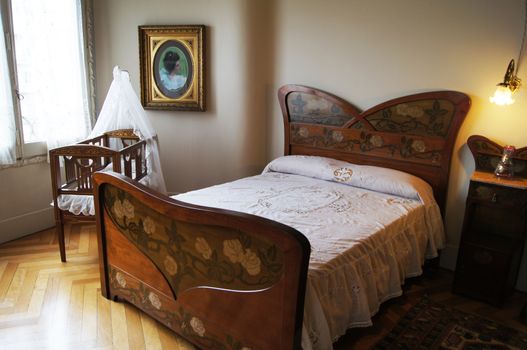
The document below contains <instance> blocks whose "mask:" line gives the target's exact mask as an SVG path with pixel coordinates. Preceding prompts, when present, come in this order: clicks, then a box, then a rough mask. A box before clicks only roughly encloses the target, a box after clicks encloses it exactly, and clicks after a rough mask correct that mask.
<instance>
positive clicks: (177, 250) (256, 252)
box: [104, 185, 283, 295]
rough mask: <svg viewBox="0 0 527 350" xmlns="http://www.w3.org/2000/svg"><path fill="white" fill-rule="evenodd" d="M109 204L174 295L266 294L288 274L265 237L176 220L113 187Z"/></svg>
mask: <svg viewBox="0 0 527 350" xmlns="http://www.w3.org/2000/svg"><path fill="white" fill-rule="evenodd" d="M104 199H105V200H104V205H105V209H106V212H107V213H108V215H109V216H110V218H111V219H112V221H113V222H114V224H115V225H116V226H117V227H118V228H119V231H120V232H121V233H122V234H123V235H124V236H125V237H126V238H127V239H128V240H130V241H131V242H132V243H133V244H134V245H135V246H136V247H137V248H138V249H139V250H141V251H142V252H143V253H144V254H145V255H146V256H147V257H149V258H150V259H151V260H152V262H153V263H154V264H155V265H156V267H157V268H158V269H159V270H160V271H161V273H162V274H163V275H164V277H165V278H166V279H167V281H168V283H169V284H170V287H171V288H172V290H173V292H174V295H177V294H178V293H180V292H182V291H183V290H186V289H188V288H192V287H198V286H202V287H215V288H223V289H229V290H243V291H251V290H255V291H256V290H262V289H265V288H269V287H271V286H273V285H274V284H276V283H277V282H278V280H279V279H280V277H281V275H282V273H283V254H282V252H281V251H280V250H279V249H278V248H277V247H276V245H274V244H273V243H272V242H271V241H268V240H266V239H265V238H261V237H255V236H252V235H249V234H246V233H244V232H241V231H238V230H233V229H227V228H222V227H218V226H209V225H196V224H188V223H185V222H180V221H176V220H173V219H171V218H168V217H166V216H164V215H161V214H159V213H157V212H156V211H154V210H152V209H151V208H149V207H147V206H146V205H144V204H143V203H141V202H140V201H138V200H137V199H135V198H134V197H132V196H130V195H129V194H127V193H125V192H124V191H121V190H119V189H117V188H115V187H113V186H111V185H107V186H105V188H104Z"/></svg>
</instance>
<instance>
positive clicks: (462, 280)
mask: <svg viewBox="0 0 527 350" xmlns="http://www.w3.org/2000/svg"><path fill="white" fill-rule="evenodd" d="M526 233H527V181H526V180H525V179H523V178H516V179H502V178H497V177H496V176H494V174H493V173H489V172H483V171H476V172H475V173H474V174H473V176H472V178H471V181H470V187H469V191H468V196H467V202H466V208H465V220H464V223H463V231H462V235H461V242H460V247H459V254H458V259H457V266H456V273H455V279H454V288H453V290H454V292H456V293H459V294H463V295H467V296H470V297H473V298H476V299H479V300H483V301H487V302H489V303H491V304H494V305H501V304H502V303H503V302H504V301H505V300H506V299H507V297H508V296H509V295H510V294H511V293H512V292H513V290H514V286H515V285H516V279H517V276H518V269H519V267H520V262H521V257H522V252H523V246H524V243H525V242H524V241H525V236H526Z"/></svg>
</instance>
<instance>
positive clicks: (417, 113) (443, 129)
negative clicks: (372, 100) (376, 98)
mask: <svg viewBox="0 0 527 350" xmlns="http://www.w3.org/2000/svg"><path fill="white" fill-rule="evenodd" d="M454 115H455V106H454V104H453V103H452V102H450V101H448V100H420V101H412V102H407V103H401V104H398V105H395V106H390V107H388V108H385V109H382V110H380V111H378V112H376V113H374V114H372V115H369V116H366V117H365V119H366V120H367V121H368V122H370V124H371V125H372V126H373V127H374V128H375V130H377V131H386V132H392V133H394V132H395V133H401V134H406V135H419V136H439V137H446V136H447V135H448V131H449V129H450V124H451V122H452V119H453V117H454Z"/></svg>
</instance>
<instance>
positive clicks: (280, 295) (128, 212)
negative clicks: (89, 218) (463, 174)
mask: <svg viewBox="0 0 527 350" xmlns="http://www.w3.org/2000/svg"><path fill="white" fill-rule="evenodd" d="M278 96H279V100H280V105H281V108H282V111H283V115H284V126H285V154H286V155H290V154H300V155H318V156H327V157H332V158H336V159H340V160H346V161H350V162H355V163H358V164H370V165H377V166H384V167H388V168H394V169H398V170H403V171H406V172H408V173H411V174H414V175H417V176H419V177H421V178H423V179H424V180H426V181H427V182H429V183H430V185H431V186H432V187H433V189H434V193H435V196H436V200H437V202H438V204H439V206H440V207H441V210H442V211H444V205H445V201H446V192H447V185H448V176H449V170H450V157H451V154H452V149H453V146H454V142H455V139H456V135H457V132H458V129H459V127H460V125H461V123H462V121H463V119H464V117H465V115H466V113H467V112H468V109H469V106H470V100H469V98H468V97H467V96H466V95H464V94H462V93H459V92H453V91H440V92H429V93H423V94H417V95H412V96H407V97H403V98H399V99H395V100H392V101H389V102H386V103H383V104H381V105H379V106H376V107H374V108H372V109H369V110H367V111H365V112H363V113H360V112H359V111H358V110H357V109H356V108H355V107H353V106H352V105H350V104H349V103H347V102H345V101H344V100H342V99H340V98H338V97H335V96H333V95H330V94H327V93H325V92H322V91H319V90H316V89H313V88H308V87H303V86H295V85H288V86H284V87H282V88H281V89H280V90H279V93H278ZM94 179H95V197H96V210H97V214H96V216H97V230H98V239H99V253H100V271H101V287H102V294H103V295H104V296H105V297H107V298H111V299H114V300H117V299H119V300H125V301H128V302H130V303H132V304H133V305H135V306H137V307H138V308H140V309H142V310H143V311H145V312H146V313H148V314H149V315H151V316H152V317H154V318H155V319H157V320H159V321H160V322H162V323H163V324H165V325H166V326H167V327H169V328H170V329H172V330H174V331H175V332H177V333H179V334H180V335H182V336H183V337H184V338H186V339H187V340H189V341H190V342H192V343H194V344H196V345H197V346H198V347H200V348H203V349H246V348H247V349H248V348H250V349H253V350H254V349H298V348H300V339H301V332H302V317H303V307H304V294H305V286H306V279H307V269H308V263H309V254H310V245H309V242H308V241H307V239H306V238H305V237H304V236H303V235H302V234H301V233H300V232H298V231H296V230H295V229H293V228H290V227H288V226H285V225H283V224H280V223H277V222H273V221H270V220H267V219H264V218H261V217H256V216H253V215H248V214H243V213H237V212H232V211H227V210H221V209H216V208H208V207H199V206H195V205H191V204H188V203H183V202H180V201H176V200H173V199H170V198H168V197H165V196H163V195H160V194H157V193H154V192H153V191H150V190H148V189H147V188H145V187H143V186H140V185H137V184H135V183H133V182H132V181H130V180H127V179H126V178H124V177H123V176H119V175H114V174H108V173H96V174H95V176H94ZM240 249H242V251H244V252H246V253H247V254H246V255H245V256H246V258H245V260H244V259H242V258H239V259H237V258H236V254H235V253H236V251H239V250H240ZM227 256H228V257H227ZM247 256H248V257H247ZM255 262H258V264H255Z"/></svg>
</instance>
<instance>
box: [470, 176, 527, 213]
mask: <svg viewBox="0 0 527 350" xmlns="http://www.w3.org/2000/svg"><path fill="white" fill-rule="evenodd" d="M468 196H469V199H471V200H477V201H483V202H486V203H489V204H493V205H500V206H511V207H512V206H513V207H523V206H525V205H526V204H527V191H518V190H517V189H515V188H510V187H503V186H494V185H490V184H486V183H481V182H472V183H471V186H470V190H469V194H468Z"/></svg>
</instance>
